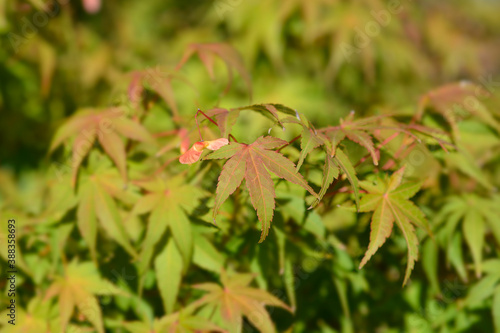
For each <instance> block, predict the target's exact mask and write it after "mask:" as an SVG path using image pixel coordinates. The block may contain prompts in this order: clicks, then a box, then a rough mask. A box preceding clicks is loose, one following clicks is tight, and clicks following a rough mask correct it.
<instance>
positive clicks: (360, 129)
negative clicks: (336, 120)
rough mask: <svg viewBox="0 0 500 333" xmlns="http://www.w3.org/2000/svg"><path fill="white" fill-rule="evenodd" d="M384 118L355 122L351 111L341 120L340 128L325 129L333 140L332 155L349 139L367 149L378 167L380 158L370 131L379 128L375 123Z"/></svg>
mask: <svg viewBox="0 0 500 333" xmlns="http://www.w3.org/2000/svg"><path fill="white" fill-rule="evenodd" d="M382 117H384V116H374V117H368V118H363V119H359V120H357V121H353V118H354V112H352V111H351V113H350V114H349V115H348V116H347V117H346V119H340V125H339V126H333V127H327V128H326V129H324V130H323V132H324V134H325V135H326V136H327V137H329V138H330V140H331V146H332V147H331V153H332V154H333V153H334V152H335V148H336V147H337V146H338V144H339V143H340V142H341V141H342V140H344V139H345V138H346V137H347V138H348V139H349V140H351V141H353V142H356V143H357V144H359V145H361V146H363V147H365V148H366V150H368V152H369V153H370V155H371V157H372V160H373V164H375V165H378V159H379V156H378V154H377V151H376V150H375V146H374V144H373V140H372V137H371V134H370V132H369V131H370V130H372V129H376V128H377V126H375V125H374V123H375V122H376V121H378V120H379V119H380V118H382Z"/></svg>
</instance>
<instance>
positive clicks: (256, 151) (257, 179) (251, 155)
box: [205, 136, 318, 243]
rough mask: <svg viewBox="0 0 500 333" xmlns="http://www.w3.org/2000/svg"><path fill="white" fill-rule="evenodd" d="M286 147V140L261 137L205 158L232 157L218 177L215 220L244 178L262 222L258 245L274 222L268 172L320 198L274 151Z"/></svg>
mask: <svg viewBox="0 0 500 333" xmlns="http://www.w3.org/2000/svg"><path fill="white" fill-rule="evenodd" d="M285 144H287V142H286V141H283V140H281V139H278V138H274V137H271V136H266V137H260V138H258V139H257V140H256V141H255V142H254V143H252V144H243V143H231V144H229V145H227V146H225V147H222V148H221V149H219V150H218V151H217V152H214V153H212V154H209V155H207V156H206V157H205V159H221V158H229V160H228V161H227V162H226V163H225V164H224V167H223V168H222V172H221V174H220V175H219V181H218V184H217V190H216V194H215V204H214V212H213V218H214V220H215V218H216V216H217V213H218V211H219V209H220V207H221V205H222V204H223V203H224V201H225V200H226V199H227V198H228V197H229V196H230V195H231V194H232V193H233V192H234V191H235V190H236V189H237V188H238V187H239V186H240V184H241V182H242V181H243V179H245V181H246V186H247V188H248V192H249V194H250V200H251V202H252V205H253V207H254V208H255V210H256V211H257V216H258V218H259V221H260V222H261V231H262V233H261V237H260V240H259V243H260V242H262V241H264V239H265V238H266V236H267V235H268V233H269V228H270V226H271V221H272V219H273V213H274V208H275V201H274V199H275V197H276V195H275V192H274V183H273V181H272V179H271V176H270V174H269V172H268V170H269V171H271V172H273V173H274V174H275V175H277V176H278V177H280V178H284V179H286V180H288V181H289V182H292V183H294V184H297V185H300V186H302V187H303V188H304V189H306V190H307V191H308V192H309V193H311V194H312V195H313V196H314V197H316V198H318V195H317V194H316V192H314V190H313V189H312V188H311V187H310V186H309V185H308V184H307V181H306V180H305V179H304V178H303V177H302V175H301V174H299V173H297V172H296V171H295V165H294V164H293V162H292V161H290V160H289V159H287V158H286V157H285V156H283V155H282V154H280V153H278V152H276V151H273V150H272V149H274V148H278V147H280V146H283V145H285Z"/></svg>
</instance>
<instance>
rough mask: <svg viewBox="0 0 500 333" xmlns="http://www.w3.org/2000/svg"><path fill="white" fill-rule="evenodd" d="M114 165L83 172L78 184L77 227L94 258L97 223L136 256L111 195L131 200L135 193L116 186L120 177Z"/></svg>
mask: <svg viewBox="0 0 500 333" xmlns="http://www.w3.org/2000/svg"><path fill="white" fill-rule="evenodd" d="M119 177H120V176H119V174H118V173H117V172H116V169H102V168H101V169H100V170H96V171H95V172H94V173H92V174H90V175H88V174H85V175H82V178H81V179H82V181H81V184H82V185H80V186H79V188H78V198H79V203H78V208H77V211H76V215H77V225H78V229H79V231H80V233H81V235H82V237H83V239H85V241H86V242H87V245H88V247H89V250H90V255H91V257H92V258H93V259H94V261H96V258H97V254H96V238H97V229H98V228H97V226H98V224H99V225H100V226H101V227H102V228H103V229H104V231H105V232H106V233H107V234H108V235H109V236H110V237H111V238H113V239H114V240H115V241H116V242H117V243H118V244H120V245H121V246H122V247H123V248H124V249H125V250H126V251H127V252H128V253H129V254H130V255H131V256H133V257H137V253H136V251H135V249H134V248H133V247H132V245H131V244H130V239H129V236H128V235H127V232H126V230H125V227H124V224H123V219H122V217H121V215H120V211H119V209H118V206H117V204H116V202H115V200H114V199H113V198H119V199H121V201H124V202H129V203H130V202H131V201H132V200H134V199H135V198H136V196H137V194H135V195H134V194H133V193H132V192H130V191H125V190H123V188H120V187H119V185H118V184H119V183H120V180H119V179H120V178H119Z"/></svg>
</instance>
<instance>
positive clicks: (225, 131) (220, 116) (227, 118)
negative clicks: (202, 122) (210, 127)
mask: <svg viewBox="0 0 500 333" xmlns="http://www.w3.org/2000/svg"><path fill="white" fill-rule="evenodd" d="M205 114H206V115H207V116H209V117H213V118H214V119H215V121H216V122H217V127H219V130H220V134H221V137H223V138H227V137H228V136H229V134H230V133H231V129H232V127H233V126H234V124H235V123H236V120H237V119H238V115H239V112H238V110H231V111H229V110H227V109H222V108H214V109H210V110H207V111H205Z"/></svg>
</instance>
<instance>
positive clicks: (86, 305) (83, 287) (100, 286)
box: [45, 261, 124, 333]
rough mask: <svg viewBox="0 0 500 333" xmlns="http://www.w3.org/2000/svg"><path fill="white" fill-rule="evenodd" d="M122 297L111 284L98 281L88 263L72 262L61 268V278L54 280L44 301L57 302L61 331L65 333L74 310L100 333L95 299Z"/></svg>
mask: <svg viewBox="0 0 500 333" xmlns="http://www.w3.org/2000/svg"><path fill="white" fill-rule="evenodd" d="M116 294H124V292H123V291H121V290H120V289H118V287H116V286H114V285H113V284H112V283H110V282H108V281H106V280H104V279H102V278H101V277H100V276H99V272H98V270H97V268H96V267H95V265H94V264H93V263H92V262H83V263H78V262H77V261H72V262H71V263H69V264H68V266H67V267H66V268H65V271H64V275H63V276H59V277H57V278H56V280H55V282H54V283H53V284H52V285H51V286H50V287H49V289H48V290H47V292H46V294H45V299H50V298H52V297H54V296H56V295H57V296H58V298H59V316H60V319H61V324H60V325H61V328H62V331H63V332H65V330H66V326H67V325H68V323H69V321H70V319H71V316H72V314H73V311H74V309H75V306H76V307H78V309H79V311H80V313H81V314H82V315H83V316H85V318H86V319H87V320H88V321H89V322H90V323H91V324H92V325H93V326H94V327H95V328H96V330H97V332H99V333H104V325H103V320H102V312H101V308H100V306H99V302H98V300H97V298H96V297H95V296H96V295H116Z"/></svg>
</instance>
